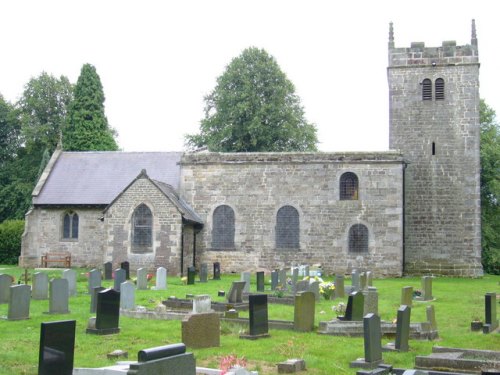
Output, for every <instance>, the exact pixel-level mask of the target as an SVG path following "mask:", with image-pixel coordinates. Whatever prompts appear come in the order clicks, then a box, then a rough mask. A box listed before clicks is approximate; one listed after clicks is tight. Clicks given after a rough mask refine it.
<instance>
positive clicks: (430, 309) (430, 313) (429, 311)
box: [425, 305, 437, 332]
mask: <svg viewBox="0 0 500 375" xmlns="http://www.w3.org/2000/svg"><path fill="white" fill-rule="evenodd" d="M425 315H426V317H427V323H429V328H430V330H431V331H432V332H437V322H436V311H435V310H434V305H429V306H427V307H426V308H425Z"/></svg>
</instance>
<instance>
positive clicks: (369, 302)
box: [363, 286, 378, 316]
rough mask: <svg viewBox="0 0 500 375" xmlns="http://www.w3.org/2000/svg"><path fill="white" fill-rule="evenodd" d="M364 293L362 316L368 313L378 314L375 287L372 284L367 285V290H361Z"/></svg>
mask: <svg viewBox="0 0 500 375" xmlns="http://www.w3.org/2000/svg"><path fill="white" fill-rule="evenodd" d="M363 294H364V298H365V301H364V308H363V316H364V315H366V314H369V313H372V314H376V315H378V293H377V288H375V287H374V286H369V287H368V290H367V291H365V292H363Z"/></svg>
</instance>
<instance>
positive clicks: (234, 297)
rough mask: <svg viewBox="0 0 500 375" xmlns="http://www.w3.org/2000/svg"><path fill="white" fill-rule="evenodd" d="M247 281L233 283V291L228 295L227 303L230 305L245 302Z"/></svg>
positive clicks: (230, 290)
mask: <svg viewBox="0 0 500 375" xmlns="http://www.w3.org/2000/svg"><path fill="white" fill-rule="evenodd" d="M245 284H246V282H245V281H233V283H232V284H231V289H229V293H228V294H227V302H229V303H241V302H243V298H242V295H243V288H244V287H245Z"/></svg>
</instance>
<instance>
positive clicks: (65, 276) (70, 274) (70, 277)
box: [62, 269, 76, 297]
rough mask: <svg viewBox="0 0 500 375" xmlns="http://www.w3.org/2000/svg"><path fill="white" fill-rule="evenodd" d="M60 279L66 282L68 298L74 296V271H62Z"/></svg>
mask: <svg viewBox="0 0 500 375" xmlns="http://www.w3.org/2000/svg"><path fill="white" fill-rule="evenodd" d="M62 278H63V279H66V280H68V293H69V296H70V297H73V296H76V271H75V270H72V269H67V270H64V271H63V273H62Z"/></svg>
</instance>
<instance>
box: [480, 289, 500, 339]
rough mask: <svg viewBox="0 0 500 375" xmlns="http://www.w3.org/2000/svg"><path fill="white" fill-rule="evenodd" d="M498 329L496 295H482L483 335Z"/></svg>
mask: <svg viewBox="0 0 500 375" xmlns="http://www.w3.org/2000/svg"><path fill="white" fill-rule="evenodd" d="M497 327H498V319H497V296H496V293H486V294H485V295H484V325H483V333H490V332H493V331H494V330H495V329H497Z"/></svg>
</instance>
